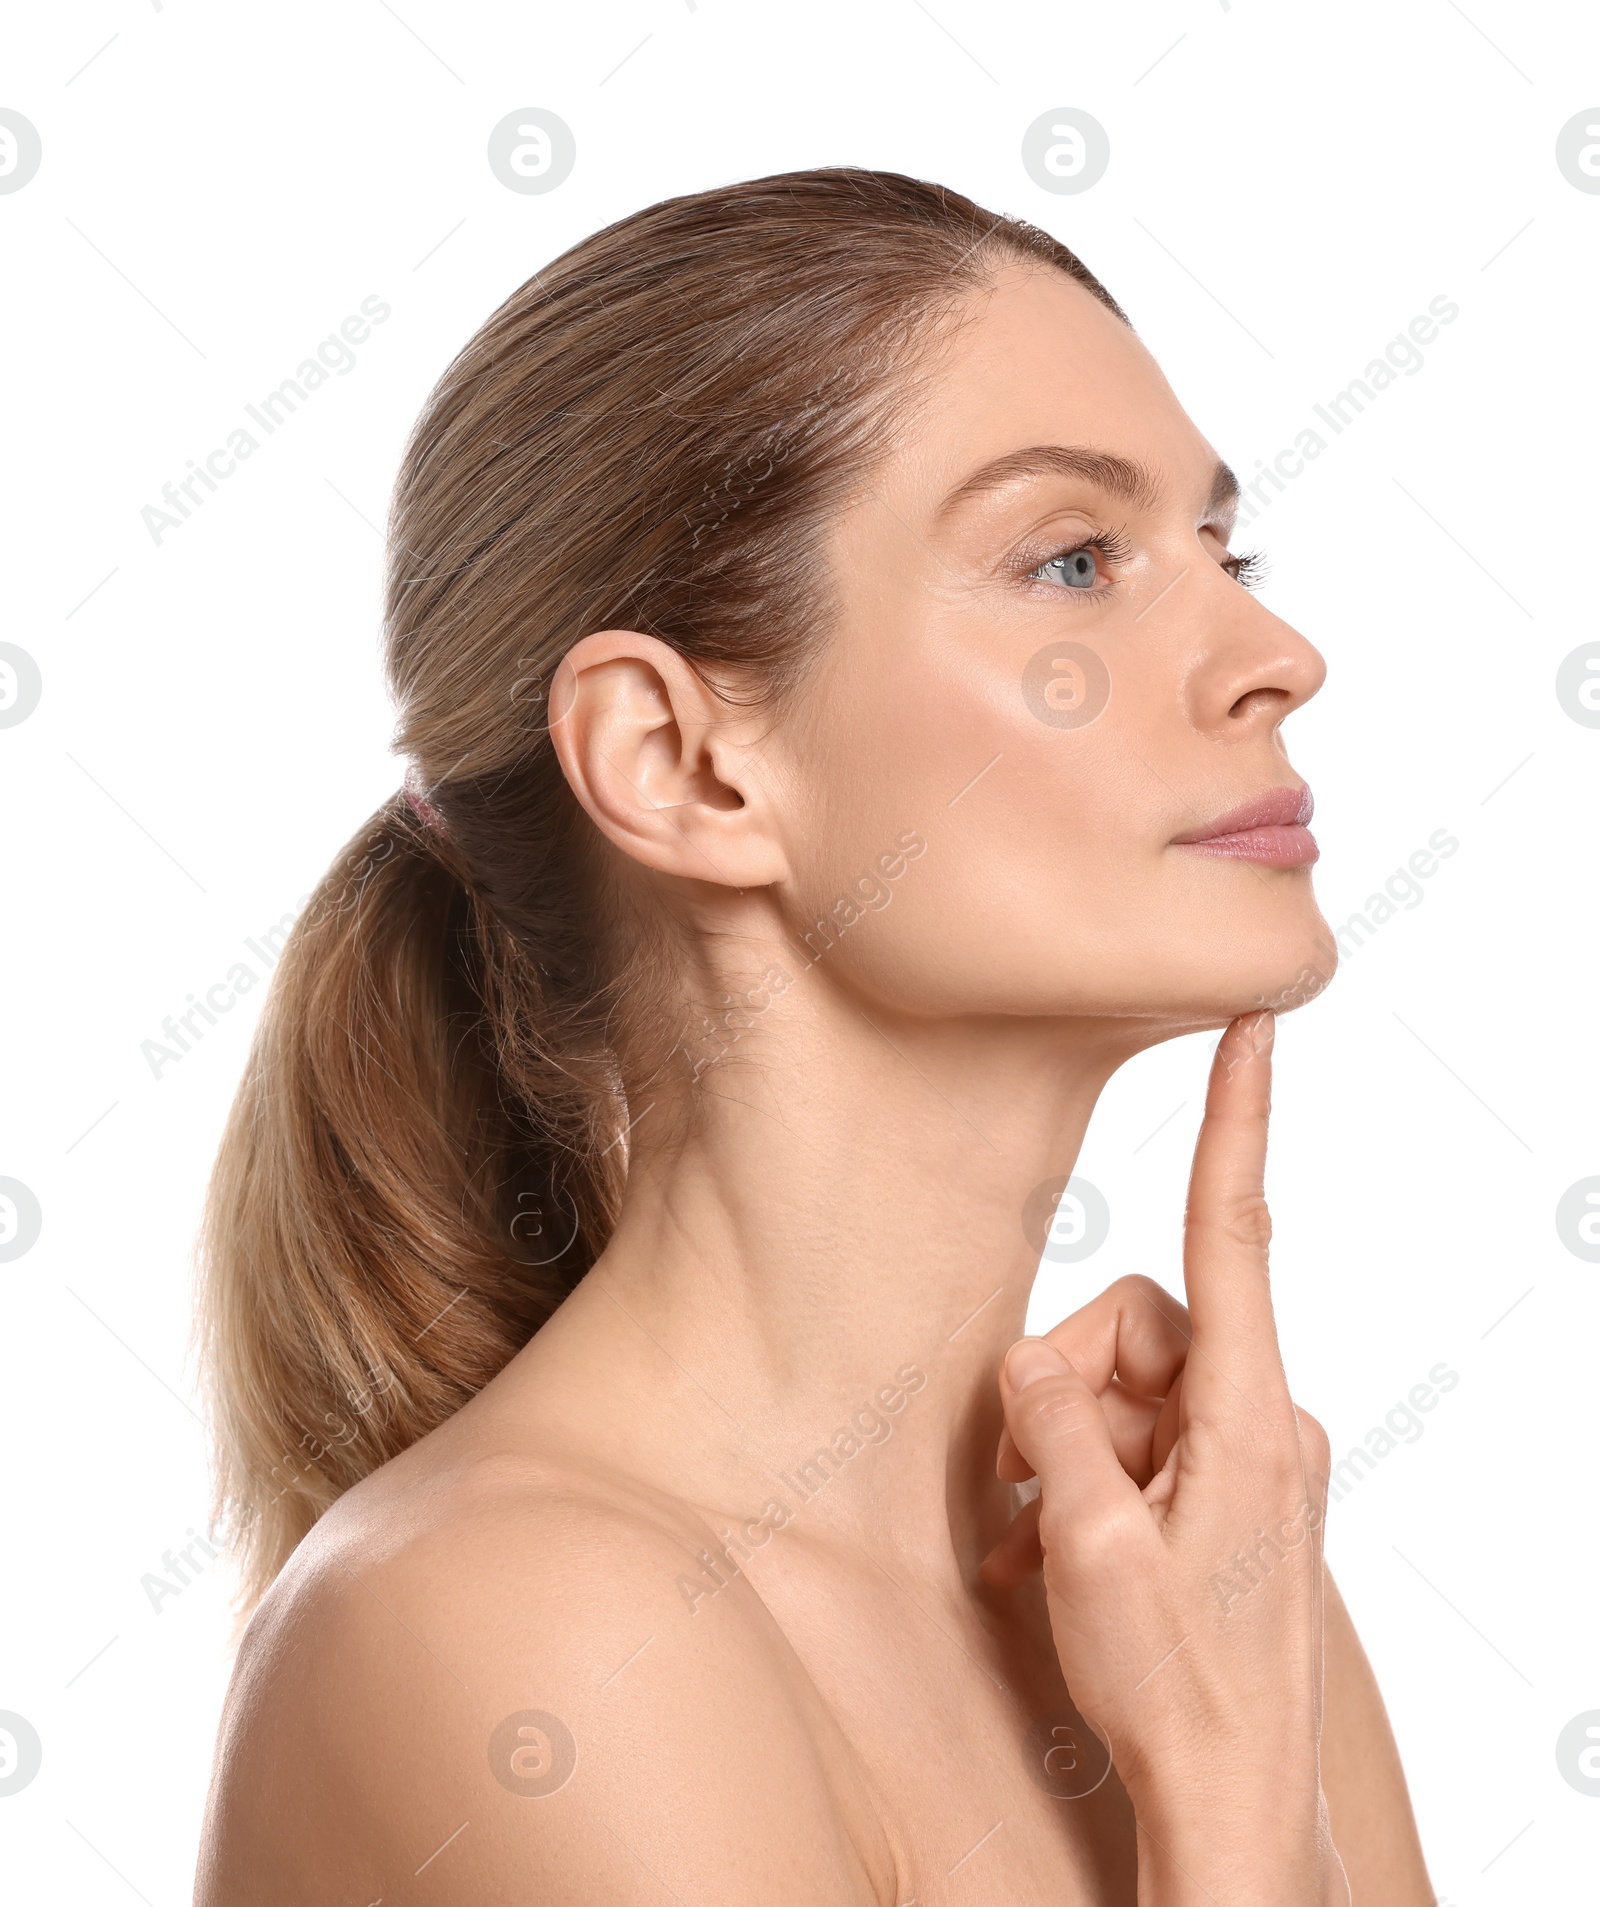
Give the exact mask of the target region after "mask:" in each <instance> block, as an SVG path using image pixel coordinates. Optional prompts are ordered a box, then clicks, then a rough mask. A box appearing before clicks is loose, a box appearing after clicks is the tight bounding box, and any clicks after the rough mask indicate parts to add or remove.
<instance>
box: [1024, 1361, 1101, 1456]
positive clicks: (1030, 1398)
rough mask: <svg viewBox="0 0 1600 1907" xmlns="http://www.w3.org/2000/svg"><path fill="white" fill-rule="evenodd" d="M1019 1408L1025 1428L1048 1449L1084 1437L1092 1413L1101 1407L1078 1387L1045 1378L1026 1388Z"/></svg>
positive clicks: (1063, 1381) (1059, 1380)
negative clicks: (1053, 1445) (1049, 1446)
mask: <svg viewBox="0 0 1600 1907" xmlns="http://www.w3.org/2000/svg"><path fill="white" fill-rule="evenodd" d="M1018 1408H1019V1409H1020V1411H1021V1413H1022V1421H1023V1424H1024V1426H1025V1427H1026V1428H1027V1429H1029V1430H1031V1431H1032V1433H1033V1436H1034V1437H1035V1438H1037V1439H1039V1440H1040V1441H1042V1442H1043V1443H1044V1444H1046V1445H1047V1446H1048V1445H1051V1444H1057V1443H1066V1442H1069V1441H1071V1440H1072V1439H1074V1438H1077V1437H1080V1436H1083V1435H1085V1434H1086V1433H1087V1432H1088V1431H1089V1429H1090V1428H1091V1427H1092V1424H1093V1418H1092V1416H1091V1414H1090V1413H1091V1411H1097V1410H1098V1409H1099V1408H1100V1407H1099V1405H1098V1404H1097V1403H1096V1402H1095V1400H1094V1398H1093V1397H1091V1396H1090V1395H1089V1393H1088V1392H1087V1391H1085V1390H1084V1389H1082V1388H1081V1387H1080V1386H1079V1385H1077V1384H1073V1383H1070V1382H1067V1381H1066V1380H1064V1379H1059V1378H1047V1379H1045V1381H1044V1382H1043V1383H1041V1384H1030V1385H1029V1386H1028V1388H1027V1389H1026V1390H1025V1391H1024V1392H1023V1393H1022V1398H1021V1401H1020V1404H1019V1406H1018Z"/></svg>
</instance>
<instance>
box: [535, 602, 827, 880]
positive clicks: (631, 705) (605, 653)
mask: <svg viewBox="0 0 1600 1907" xmlns="http://www.w3.org/2000/svg"><path fill="white" fill-rule="evenodd" d="M758 729H759V717H758V716H757V715H755V714H753V713H752V712H751V711H749V710H746V709H742V708H738V707H735V706H733V705H730V704H728V703H726V702H724V701H723V700H722V698H721V697H720V696H719V695H718V694H717V693H716V691H715V690H714V689H712V688H711V687H710V686H709V685H708V684H707V683H706V682H705V681H704V680H703V679H702V677H701V676H700V675H699V674H698V673H697V672H696V670H695V669H694V668H693V667H692V665H691V664H689V663H688V662H686V661H685V660H684V658H683V657H682V656H681V655H679V654H678V652H677V650H676V649H673V648H671V647H670V646H669V645H668V644H667V643H664V642H660V641H658V640H657V639H656V638H655V637H654V636H644V635H640V634H638V633H637V631H634V630H626V629H606V630H602V631H601V632H600V633H599V634H597V635H592V636H585V637H584V638H583V640H582V641H581V642H577V643H574V644H573V646H572V648H571V649H569V650H568V651H567V653H566V655H565V657H563V659H562V661H561V664H560V666H559V668H558V669H557V670H556V674H555V679H554V681H553V682H552V684H551V688H550V739H551V741H552V742H553V743H554V745H555V750H556V755H557V757H558V759H559V760H560V763H561V767H562V771H563V773H564V774H565V775H566V777H567V780H568V782H569V783H570V785H571V787H572V791H573V793H574V794H575V795H576V796H577V797H578V799H579V801H581V802H582V803H583V807H584V810H585V812H586V813H587V814H588V816H589V818H590V819H591V820H592V821H593V822H594V824H595V826H596V827H597V828H599V830H600V832H601V833H602V834H603V835H604V836H605V837H606V839H607V840H608V841H610V842H611V843H612V844H613V845H614V846H616V847H618V848H620V849H621V850H622V852H623V853H624V854H626V855H628V856H629V857H630V858H631V859H633V860H635V861H638V862H640V863H641V864H642V865H643V866H645V867H651V868H655V869H657V870H658V871H659V872H660V873H663V874H674V875H677V876H679V877H680V878H682V879H684V880H693V881H710V882H712V883H714V884H715V885H717V886H721V887H734V888H741V889H742V888H747V887H766V886H768V885H770V884H771V883H772V882H774V881H781V880H784V879H786V878H787V876H788V873H789V866H788V860H787V857H786V856H785V854H784V851H783V847H782V840H781V830H780V829H779V827H778V825H777V817H776V815H775V814H774V813H773V811H772V808H771V806H770V803H769V801H768V799H767V795H766V791H765V789H764V788H763V786H762V785H761V783H760V782H759V781H758V780H757V778H756V776H755V775H754V773H753V772H752V770H753V766H754V764H755V762H756V759H757V756H756V752H755V746H756V739H757V732H758Z"/></svg>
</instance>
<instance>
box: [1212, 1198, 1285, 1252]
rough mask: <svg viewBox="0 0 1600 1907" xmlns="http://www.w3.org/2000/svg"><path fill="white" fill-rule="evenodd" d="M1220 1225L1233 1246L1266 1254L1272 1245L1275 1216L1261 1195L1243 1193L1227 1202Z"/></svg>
mask: <svg viewBox="0 0 1600 1907" xmlns="http://www.w3.org/2000/svg"><path fill="white" fill-rule="evenodd" d="M1216 1222H1217V1226H1218V1229H1219V1230H1220V1232H1221V1233H1222V1236H1223V1237H1224V1238H1225V1239H1227V1241H1228V1242H1229V1243H1230V1244H1232V1245H1237V1246H1240V1247H1241V1248H1243V1249H1244V1250H1246V1251H1252V1252H1256V1251H1260V1252H1264V1251H1265V1250H1266V1249H1267V1247H1268V1246H1269V1245H1270V1244H1271V1243H1272V1214H1271V1212H1270V1211H1269V1210H1268V1209H1267V1201H1266V1197H1265V1195H1264V1194H1262V1193H1260V1192H1240V1193H1237V1194H1235V1195H1234V1196H1233V1197H1231V1198H1229V1199H1227V1200H1226V1201H1224V1203H1223V1206H1222V1209H1221V1210H1220V1211H1219V1212H1218V1214H1217V1221H1216Z"/></svg>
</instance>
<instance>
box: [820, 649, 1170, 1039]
mask: <svg viewBox="0 0 1600 1907" xmlns="http://www.w3.org/2000/svg"><path fill="white" fill-rule="evenodd" d="M1056 699H1057V701H1058V702H1060V701H1064V700H1069V699H1070V698H1069V697H1057V698H1056ZM1050 706H1051V705H1050V704H1046V708H1047V710H1048V709H1049V708H1050ZM838 714H839V717H840V719H839V720H838V721H837V722H836V723H830V724H829V725H828V737H827V759H828V762H829V768H828V772H827V774H826V776H825V777H824V779H823V784H822V785H821V786H820V787H819V788H818V791H817V799H816V801H815V802H814V804H813V814H814V824H813V825H812V826H811V827H810V828H809V829H808V830H807V834H806V839H805V841H804V843H803V844H802V852H801V854H800V856H799V857H797V859H798V862H799V865H797V869H796V872H797V882H796V898H797V900H798V901H799V904H800V910H801V912H802V914H803V916H804V918H805V920H806V921H807V923H808V925H809V924H811V923H814V922H816V921H818V920H822V921H825V922H831V923H834V924H835V925H836V924H837V923H838V922H839V921H842V922H843V923H844V925H845V927H846V929H847V931H845V932H843V933H836V935H835V944H833V945H831V946H830V948H829V955H830V958H831V959H832V960H833V961H834V962H835V963H836V964H838V965H848V966H849V967H850V968H851V970H852V971H853V972H854V973H855V975H856V976H857V977H858V979H860V980H861V981H862V982H863V983H865V984H867V985H869V986H870V987H872V988H873V990H880V989H881V990H882V992H884V993H885V994H886V995H888V996H890V997H894V998H897V999H898V1000H900V1001H901V1002H902V1003H904V1004H907V1005H909V1004H911V1003H912V1002H913V1001H915V1002H917V1003H919V1004H921V1005H923V1006H925V1007H928V1008H941V1007H942V1008H945V1009H955V1008H973V1007H981V1006H984V1005H989V1006H993V1007H995V1008H996V1009H1002V1010H1003V1009H1005V1008H1014V1007H1017V1006H1019V1005H1024V1004H1025V1005H1027V1006H1029V1007H1030V1008H1031V1007H1033V1006H1035V1005H1037V1004H1038V1003H1039V1002H1040V996H1041V988H1043V989H1045V991H1046V992H1047V993H1048V991H1049V989H1050V987H1051V985H1052V984H1054V983H1055V982H1056V981H1058V980H1059V979H1060V978H1061V976H1063V975H1065V974H1069V973H1072V974H1077V975H1080V976H1084V977H1085V978H1087V976H1088V974H1089V972H1090V970H1092V969H1096V968H1099V967H1101V966H1102V965H1104V966H1106V967H1107V968H1108V969H1111V968H1114V967H1115V964H1116V961H1117V959H1118V958H1119V956H1120V955H1121V954H1122V953H1124V952H1125V951H1126V949H1127V947H1128V945H1129V942H1130V940H1132V939H1135V938H1137V937H1138V936H1139V934H1140V932H1141V923H1145V928H1144V931H1145V932H1146V934H1147V927H1148V921H1149V919H1150V916H1151V911H1152V892H1151V890H1152V884H1153V883H1154V882H1155V881H1156V880H1157V879H1158V877H1159V873H1160V868H1159V856H1160V849H1161V847H1162V845H1164V840H1165V836H1164V833H1163V832H1162V831H1161V829H1160V827H1159V824H1158V820H1157V818H1156V817H1155V816H1154V815H1153V813H1152V790H1154V791H1155V792H1156V793H1157V794H1159V793H1160V782H1159V780H1157V779H1156V778H1155V777H1154V776H1153V775H1152V773H1151V771H1150V770H1149V769H1148V768H1145V767H1143V766H1142V765H1141V761H1140V756H1141V754H1142V753H1144V752H1147V751H1146V750H1145V749H1144V748H1142V747H1141V746H1140V742H1139V738H1137V737H1130V736H1129V735H1128V734H1126V732H1125V731H1124V729H1123V725H1122V722H1121V720H1120V711H1119V710H1117V709H1116V707H1115V706H1107V707H1105V708H1104V709H1103V710H1102V711H1101V712H1100V713H1099V714H1098V716H1097V717H1096V719H1095V720H1093V721H1092V722H1090V723H1087V724H1086V725H1084V726H1081V727H1069V726H1062V725H1061V724H1060V723H1058V722H1053V721H1048V720H1042V719H1040V717H1039V715H1038V714H1037V712H1036V710H1035V707H1034V706H1033V704H1032V702H1031V701H1030V698H1029V697H1028V696H1027V695H1026V694H1025V692H1024V686H1023V684H1022V681H1021V679H1020V671H1018V670H1013V669H1010V668H1005V669H1002V668H996V667H995V666H994V665H993V663H992V662H990V661H988V660H987V659H985V660H984V661H983V663H982V664H981V666H979V665H976V664H973V663H970V662H968V663H965V664H962V665H952V664H951V663H949V662H948V661H946V662H944V663H936V662H930V663H927V664H926V665H925V666H921V667H918V668H914V669H907V670H905V671H903V672H900V673H898V674H896V675H894V676H893V677H892V678H885V679H881V680H880V681H879V682H878V683H877V684H876V685H872V684H869V683H868V682H867V681H864V680H863V679H862V675H861V673H859V672H858V673H857V675H856V678H855V680H854V682H853V685H852V693H851V694H850V695H849V696H848V697H847V698H844V699H843V702H842V705H841V706H840V707H839V709H838ZM819 739H820V738H819ZM814 759H815V757H814ZM908 835H909V836H910V837H912V839H911V840H910V841H909V842H907V836H908ZM924 843H925V847H923V846H921V845H920V844H924ZM908 847H909V848H910V849H911V850H912V851H910V852H907V851H906V850H907V848H908ZM886 852H887V854H888V855H889V857H890V862H889V865H890V866H892V865H893V863H894V860H895V859H897V858H898V859H902V860H903V862H904V866H903V869H902V870H901V871H900V872H899V873H898V874H894V875H890V874H889V873H888V871H887V869H886V868H885V867H884V865H883V864H882V863H881V862H880V860H879V857H880V855H883V854H885V853H886ZM863 876H866V877H867V879H866V881H865V882H864V883H863V881H862V877H863ZM874 887H877V888H880V889H881V890H882V892H883V893H884V894H885V895H886V896H887V900H886V902H885V903H884V904H882V905H881V906H880V907H878V908H876V909H874V908H872V907H871V906H869V905H868V904H867V901H866V898H865V896H866V895H867V894H868V893H869V892H870V891H871V890H872V889H873V888H874ZM841 899H842V900H844V901H845V903H846V904H845V906H844V907H843V908H840V906H839V902H840V900H841ZM856 912H859V914H860V916H861V917H860V919H852V918H851V916H852V914H853V913H856ZM813 952H815V948H813ZM1093 984H1094V986H1095V988H1096V989H1097V990H1098V988H1099V987H1100V985H1101V982H1100V981H1099V980H1096V981H1095V982H1094V983H1093Z"/></svg>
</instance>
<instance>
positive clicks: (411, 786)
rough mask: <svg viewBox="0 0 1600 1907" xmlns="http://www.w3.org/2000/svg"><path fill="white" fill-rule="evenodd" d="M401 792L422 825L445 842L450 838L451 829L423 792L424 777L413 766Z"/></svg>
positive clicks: (408, 771) (409, 769) (407, 772)
mask: <svg viewBox="0 0 1600 1907" xmlns="http://www.w3.org/2000/svg"><path fill="white" fill-rule="evenodd" d="M400 792H401V793H402V794H403V795H404V796H405V798H406V804H407V806H408V807H409V808H410V809H411V812H412V813H413V814H414V815H415V816H416V817H417V819H418V820H419V821H420V822H421V823H422V825H423V826H424V827H425V828H427V829H429V830H430V831H431V832H432V833H434V834H437V835H438V836H440V838H441V839H443V840H448V839H449V838H450V829H449V827H448V826H447V824H446V822H445V818H444V816H443V815H442V814H440V812H439V810H438V809H437V808H436V807H435V806H434V805H433V803H432V802H431V801H430V800H429V799H428V797H427V796H426V795H425V794H424V793H423V792H422V777H421V775H420V774H419V773H418V772H417V769H416V768H415V767H414V766H413V767H411V768H408V769H407V770H406V778H405V782H404V785H403V786H402V788H401V790H400Z"/></svg>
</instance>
